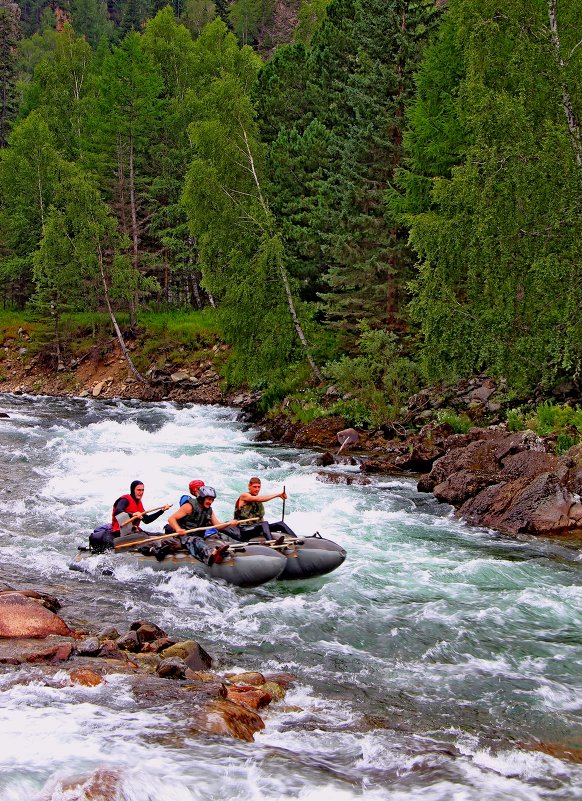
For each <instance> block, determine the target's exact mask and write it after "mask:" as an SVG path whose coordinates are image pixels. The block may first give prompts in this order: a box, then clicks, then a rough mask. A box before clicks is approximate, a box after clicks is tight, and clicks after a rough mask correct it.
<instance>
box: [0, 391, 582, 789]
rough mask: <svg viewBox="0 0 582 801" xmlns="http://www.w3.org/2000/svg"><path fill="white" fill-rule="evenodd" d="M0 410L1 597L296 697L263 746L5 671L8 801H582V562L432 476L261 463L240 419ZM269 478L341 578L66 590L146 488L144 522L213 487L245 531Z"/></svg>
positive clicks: (161, 712) (94, 580)
mask: <svg viewBox="0 0 582 801" xmlns="http://www.w3.org/2000/svg"><path fill="white" fill-rule="evenodd" d="M0 411H5V412H7V413H8V414H9V415H10V416H9V418H8V419H0V445H1V450H0V470H1V475H2V476H3V477H4V478H3V480H2V482H1V484H0V513H1V518H0V520H1V522H0V562H1V564H2V569H1V577H2V580H3V581H5V582H6V583H8V584H11V585H13V586H17V587H25V586H28V587H34V588H36V589H45V590H46V591H49V592H52V593H53V594H55V595H57V596H58V597H59V599H60V600H61V601H62V603H63V610H62V611H63V615H64V616H65V617H66V619H67V621H69V622H72V623H73V624H76V625H79V626H84V625H87V626H92V627H97V626H105V625H117V626H118V627H119V628H120V629H124V630H125V629H126V628H127V625H128V624H129V623H130V622H132V621H133V620H137V619H149V620H152V621H153V622H155V623H157V624H158V625H160V626H161V627H162V628H164V629H165V630H166V631H168V632H169V633H170V634H171V635H172V636H175V637H180V638H186V637H188V638H194V639H198V640H199V641H200V642H201V644H202V645H203V646H204V647H205V648H206V650H208V651H209V652H210V653H211V654H212V655H213V656H214V658H215V659H216V661H217V666H218V669H219V670H220V671H221V672H227V671H229V670H232V671H234V670H249V669H261V670H267V671H281V670H282V671H288V672H292V673H294V674H296V676H297V682H296V684H295V686H294V687H293V688H292V689H291V690H290V692H289V693H288V695H287V696H286V698H285V700H284V701H283V702H281V703H280V704H275V705H272V707H271V708H270V709H269V711H268V712H267V713H266V715H265V722H266V728H265V730H264V731H263V732H261V733H260V734H259V735H257V736H256V741H255V743H251V744H248V743H242V742H238V741H231V740H224V739H220V740H217V739H212V738H200V737H194V736H192V735H191V734H189V733H188V732H187V731H186V730H185V729H184V727H183V726H181V725H180V721H179V720H178V719H177V716H176V710H174V709H158V710H157V711H156V712H153V711H151V710H150V711H148V710H144V709H142V708H140V707H139V706H138V705H137V704H136V701H135V699H134V698H133V695H132V692H131V688H130V685H129V683H128V680H127V679H126V677H124V676H121V675H120V676H116V677H113V678H112V679H110V680H108V682H107V684H104V685H100V686H98V687H95V688H83V687H79V686H72V685H71V683H70V681H69V680H68V677H67V674H66V672H65V671H62V673H61V674H57V675H56V676H55V677H54V679H53V680H51V681H50V682H47V681H46V680H44V679H43V678H42V677H41V676H40V675H37V676H35V674H34V670H33V669H32V668H26V682H25V683H23V676H22V673H21V669H19V668H11V669H9V670H6V671H4V672H2V673H0V699H1V703H0V737H1V743H2V748H0V801H25V800H26V801H31V799H37V798H38V799H41V798H42V799H43V801H44V799H53V800H54V801H57V799H61V800H62V801H65V799H66V793H65V794H63V790H62V784H63V782H65V781H66V780H67V779H69V778H71V777H73V776H76V775H84V774H87V773H90V772H91V771H94V770H96V769H99V768H102V767H104V766H105V767H108V768H111V769H115V770H117V771H119V772H120V775H121V777H122V779H121V780H122V786H123V799H122V801H134V799H135V801H137V800H138V799H139V801H149V799H151V800H152V801H154V800H155V801H192V800H193V799H196V800H197V799H200V800H201V801H202V799H204V801H208V799H220V801H231V800H232V801H234V799H264V800H266V801H275V800H276V799H291V798H297V799H305V800H308V801H320V799H327V798H331V797H332V796H333V798H335V799H338V801H351V799H354V798H358V797H365V798H366V799H370V801H376V799H389V800H390V801H408V799H422V801H440V800H441V799H442V800H443V801H444V800H445V799H447V801H450V800H451V799H454V801H465V799H466V800H467V801H469V800H471V801H473V799H483V801H502V800H504V799H508V801H509V799H511V800H512V801H521V799H524V801H525V799H527V800H528V801H531V800H532V799H534V801H535V800H536V799H582V766H581V765H580V764H576V763H575V762H573V761H569V760H568V759H565V758H562V757H563V755H564V753H565V752H566V751H567V750H568V748H574V749H575V748H576V747H577V748H578V751H577V753H578V754H580V753H581V751H580V749H581V748H582V722H581V714H580V713H581V712H582V700H581V695H580V685H581V681H580V676H581V675H582V670H581V664H580V659H581V650H580V644H581V643H580V626H581V623H582V589H581V587H580V576H581V568H582V562H581V560H580V558H579V554H578V553H577V552H575V551H570V550H568V549H566V548H564V547H561V546H560V545H558V544H552V543H548V542H542V541H539V542H536V541H533V540H531V539H530V540H523V541H518V540H515V539H511V538H506V537H501V536H498V535H496V534H495V533H493V532H488V531H485V530H482V529H474V528H469V527H467V526H465V525H464V524H462V523H461V522H459V521H457V520H456V519H455V518H454V517H453V516H452V510H451V509H450V508H449V507H446V506H443V505H439V504H438V503H437V502H436V501H435V500H434V499H433V498H432V496H429V495H422V494H419V493H417V492H416V489H415V481H414V480H413V479H412V478H410V479H408V478H398V479H396V478H394V479H389V478H383V479H379V480H374V481H373V483H371V484H370V485H367V486H360V485H355V484H352V485H347V484H332V483H325V482H323V481H322V480H321V476H320V475H319V471H320V468H318V467H317V466H316V465H315V457H316V454H314V453H312V452H310V451H298V450H294V449H290V448H281V447H274V446H272V445H269V444H264V443H257V442H256V441H255V440H254V432H253V430H252V429H251V428H249V427H248V426H246V425H245V424H244V423H242V422H240V421H239V420H238V418H237V413H236V412H235V411H234V410H231V409H224V408H219V407H201V406H182V407H180V406H177V405H175V404H169V403H161V404H145V403H138V402H121V401H98V400H92V399H69V400H58V399H49V398H31V397H26V396H19V397H16V396H11V395H7V396H0ZM353 470H354V468H333V469H332V471H331V472H339V473H343V474H345V473H346V472H350V471H353ZM254 474H257V475H259V476H260V477H261V479H262V481H263V489H264V491H265V492H275V491H280V489H281V488H282V486H283V485H285V487H286V490H287V493H288V494H289V500H288V501H287V504H286V517H285V520H286V522H288V523H289V524H290V525H291V527H292V528H293V529H294V530H295V531H296V532H297V533H300V534H312V533H313V532H314V531H319V532H320V533H321V534H322V536H326V537H329V538H330V539H333V540H335V541H336V542H338V543H339V544H340V545H342V546H343V547H344V548H346V550H347V552H348V557H347V559H346V562H345V563H344V565H343V566H342V567H341V568H339V569H338V570H337V571H336V572H334V573H332V574H330V575H329V576H326V577H322V578H319V579H312V580H310V581H304V582H299V583H282V582H274V583H271V584H268V585H264V586H263V587H260V588H258V589H255V590H240V589H237V588H233V587H228V586H225V585H222V584H220V583H217V582H211V581H209V580H207V579H205V578H200V577H195V576H194V577H193V576H191V575H189V574H188V573H187V572H185V571H182V570H180V571H178V572H176V573H173V574H169V575H167V574H160V573H157V572H155V571H153V570H151V569H149V568H147V567H146V568H138V567H135V566H128V565H127V564H123V565H120V566H116V565H115V564H114V563H113V570H112V575H109V576H103V575H101V574H99V573H97V572H95V574H89V575H84V574H79V573H73V572H72V571H70V570H69V564H70V562H71V560H72V558H73V556H74V554H75V550H76V548H77V545H81V544H85V543H86V539H87V536H88V533H89V532H90V530H91V529H92V528H94V527H95V526H96V525H98V524H99V523H101V522H105V521H106V520H107V519H108V517H109V515H110V510H111V504H112V502H113V500H114V499H115V498H116V497H118V496H119V495H120V494H122V493H124V492H127V491H128V489H129V484H130V482H131V481H132V480H134V479H139V480H141V481H143V482H144V484H145V497H144V504H145V507H146V509H147V508H151V507H154V506H158V505H161V504H163V503H166V502H167V503H174V505H176V504H177V503H178V499H179V497H180V495H182V494H183V493H184V492H186V491H187V484H188V482H189V481H190V480H191V479H193V478H202V479H203V480H204V481H205V482H206V483H207V484H210V485H212V486H214V487H215V488H216V489H217V492H218V499H217V501H216V502H215V511H216V513H217V515H218V516H219V518H221V519H222V520H227V519H230V517H231V516H232V511H233V504H234V500H235V498H236V497H237V496H238V495H239V494H240V492H241V491H242V490H244V489H245V487H246V484H247V481H248V478H249V477H250V476H251V475H254ZM175 508H176V506H174V509H175ZM267 509H268V512H269V516H270V517H271V518H272V519H278V518H279V517H280V515H281V502H280V501H278V500H277V501H272V502H270V503H269V504H268V505H267ZM163 520H165V518H162V519H161V520H160V521H158V522H156V523H154V524H152V525H150V526H149V527H148V528H150V529H151V530H153V529H156V528H159V525H158V523H160V524H161V522H163ZM107 558H109V559H111V557H107ZM551 754H553V755H551Z"/></svg>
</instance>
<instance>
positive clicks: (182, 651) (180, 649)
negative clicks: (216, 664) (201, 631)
mask: <svg viewBox="0 0 582 801" xmlns="http://www.w3.org/2000/svg"><path fill="white" fill-rule="evenodd" d="M163 654H164V658H165V659H167V658H171V657H174V656H177V657H180V658H181V659H183V660H184V662H185V663H186V665H187V667H189V668H190V669H191V670H207V669H208V668H209V667H211V666H212V657H211V656H210V654H208V653H207V652H206V651H205V650H204V648H202V646H201V645H199V644H198V643H197V642H196V641H195V640H185V641H184V642H178V643H176V644H175V645H171V646H170V647H169V648H165V649H164V651H163Z"/></svg>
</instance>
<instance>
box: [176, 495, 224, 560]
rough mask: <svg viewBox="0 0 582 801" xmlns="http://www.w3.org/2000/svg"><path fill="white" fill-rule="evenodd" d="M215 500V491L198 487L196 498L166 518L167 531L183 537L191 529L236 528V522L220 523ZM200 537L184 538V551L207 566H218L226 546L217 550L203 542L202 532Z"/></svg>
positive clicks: (222, 558) (190, 497)
mask: <svg viewBox="0 0 582 801" xmlns="http://www.w3.org/2000/svg"><path fill="white" fill-rule="evenodd" d="M215 499H216V490H215V489H214V488H213V487H208V486H206V485H203V486H201V487H199V489H198V491H197V494H196V497H194V496H192V495H191V496H189V498H188V500H187V501H185V502H184V503H183V504H182V505H181V506H180V508H179V509H178V511H177V512H175V513H174V514H173V515H172V516H171V517H169V518H168V524H167V529H166V530H168V529H171V531H172V532H174V533H175V534H178V535H184V534H185V532H186V531H188V530H189V529H192V528H208V529H210V528H214V529H216V530H220V529H226V528H230V527H232V526H238V520H230V521H229V522H228V523H221V522H220V520H219V519H218V518H217V517H216V515H215V514H214V511H213V509H212V504H213V503H214V501H215ZM200 533H201V535H202V536H195V535H192V536H190V537H184V538H183V539H182V542H183V544H184V546H185V547H186V549H187V550H188V551H189V552H190V553H191V554H192V556H195V557H196V558H197V559H200V560H201V561H203V562H206V564H208V565H213V564H220V563H221V562H222V561H223V560H224V557H225V555H226V552H227V551H228V548H229V546H228V545H227V544H225V545H221V546H219V547H218V548H213V547H212V546H211V545H210V544H209V543H207V542H206V541H205V538H204V532H200Z"/></svg>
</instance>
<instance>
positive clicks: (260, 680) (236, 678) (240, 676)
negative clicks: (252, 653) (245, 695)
mask: <svg viewBox="0 0 582 801" xmlns="http://www.w3.org/2000/svg"><path fill="white" fill-rule="evenodd" d="M225 677H226V678H227V679H228V680H229V681H231V682H232V683H233V684H251V685H252V686H253V687H260V685H261V684H264V683H265V677H264V676H263V674H262V673H257V672H251V673H225Z"/></svg>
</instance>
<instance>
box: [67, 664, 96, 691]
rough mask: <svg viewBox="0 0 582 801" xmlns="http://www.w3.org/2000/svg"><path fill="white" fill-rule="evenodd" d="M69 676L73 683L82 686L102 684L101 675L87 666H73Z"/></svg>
mask: <svg viewBox="0 0 582 801" xmlns="http://www.w3.org/2000/svg"><path fill="white" fill-rule="evenodd" d="M69 676H70V678H71V681H72V683H73V684H82V685H83V687H97V685H98V684H103V676H100V675H99V674H98V673H95V671H93V670H89V668H75V669H74V670H71V672H70V673H69Z"/></svg>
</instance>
